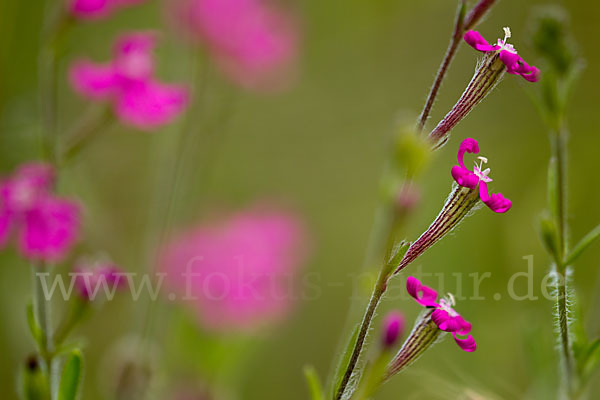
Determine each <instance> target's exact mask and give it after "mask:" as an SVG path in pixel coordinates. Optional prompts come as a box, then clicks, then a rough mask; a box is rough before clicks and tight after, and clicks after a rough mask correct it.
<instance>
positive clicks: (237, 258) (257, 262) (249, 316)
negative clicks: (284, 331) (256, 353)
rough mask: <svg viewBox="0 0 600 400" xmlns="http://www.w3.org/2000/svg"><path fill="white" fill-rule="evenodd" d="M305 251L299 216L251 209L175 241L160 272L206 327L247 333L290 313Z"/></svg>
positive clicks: (202, 227) (170, 246)
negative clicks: (296, 277)
mask: <svg viewBox="0 0 600 400" xmlns="http://www.w3.org/2000/svg"><path fill="white" fill-rule="evenodd" d="M303 250H305V234H304V229H303V228H302V224H301V222H300V221H299V220H298V219H297V218H296V217H295V216H293V215H290V214H287V213H282V212H278V211H272V210H263V209H250V210H248V211H245V212H240V213H238V214H234V215H232V216H230V217H228V218H226V219H224V220H221V221H218V222H216V223H209V224H203V225H200V226H197V227H196V228H194V229H192V230H190V231H187V232H185V233H183V234H181V235H180V236H178V237H176V238H175V239H174V240H173V241H172V242H171V243H170V244H168V245H167V246H166V248H165V249H163V253H162V255H161V258H160V267H159V268H160V269H161V272H163V273H166V277H165V283H166V284H167V285H168V286H169V287H170V288H171V289H172V290H174V291H176V292H178V293H183V294H184V297H183V298H182V299H183V300H184V301H186V302H188V303H189V304H190V305H192V306H193V308H194V309H195V311H196V312H197V314H198V317H199V318H200V321H201V322H202V324H203V325H205V326H206V327H207V328H209V329H212V330H221V331H222V330H234V331H248V330H253V329H255V328H256V327H259V326H262V325H263V324H265V323H267V322H271V321H273V320H276V319H279V318H281V317H283V316H285V315H286V313H287V312H288V311H289V309H290V305H291V303H292V293H290V291H291V290H292V289H293V288H292V287H290V286H291V285H292V284H293V282H294V276H295V273H296V270H297V268H298V266H299V264H300V262H301V260H302V258H303V255H304V251H303Z"/></svg>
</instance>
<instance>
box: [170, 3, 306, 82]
mask: <svg viewBox="0 0 600 400" xmlns="http://www.w3.org/2000/svg"><path fill="white" fill-rule="evenodd" d="M175 10H176V11H175V12H176V14H177V17H178V18H177V19H178V21H180V22H181V23H183V24H184V25H185V26H186V27H187V28H188V30H189V31H191V33H192V35H193V36H195V37H198V38H199V39H200V40H201V41H202V42H204V43H205V44H206V45H207V46H208V48H209V50H210V51H211V53H212V54H213V56H214V57H215V59H216V60H217V63H218V64H219V66H220V67H221V69H222V70H223V72H224V73H225V74H227V75H228V76H229V77H230V78H231V79H232V80H234V81H235V82H237V83H238V84H239V85H241V86H243V87H246V88H265V87H267V88H270V87H273V86H280V85H281V84H282V83H284V81H285V80H286V78H287V77H288V75H289V72H290V71H289V70H290V66H291V64H292V63H293V61H294V60H295V58H296V56H297V54H296V53H297V48H298V44H297V42H298V40H297V31H296V28H295V26H294V24H293V23H292V21H291V18H290V17H289V16H287V15H286V14H284V13H283V12H282V11H280V10H276V9H275V8H273V7H271V6H270V5H268V4H266V1H265V0H180V1H179V3H178V4H176V6H175Z"/></svg>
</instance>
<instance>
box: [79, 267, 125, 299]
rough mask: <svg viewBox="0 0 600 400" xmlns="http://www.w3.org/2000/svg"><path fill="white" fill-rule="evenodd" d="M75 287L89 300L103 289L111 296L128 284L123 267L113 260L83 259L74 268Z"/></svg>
mask: <svg viewBox="0 0 600 400" xmlns="http://www.w3.org/2000/svg"><path fill="white" fill-rule="evenodd" d="M73 272H74V276H75V289H76V290H77V293H78V294H79V296H80V297H81V298H82V299H84V300H87V301H93V300H95V298H96V296H97V295H98V293H100V291H101V290H103V291H104V292H105V294H106V295H107V297H111V296H112V295H114V294H115V292H116V291H117V290H118V289H121V288H123V287H124V285H125V284H126V281H125V280H124V279H123V273H122V271H121V269H120V268H119V267H118V266H117V265H115V264H113V263H111V262H95V263H90V262H89V261H85V260H82V261H80V262H79V263H78V265H77V266H76V267H75V268H74V269H73Z"/></svg>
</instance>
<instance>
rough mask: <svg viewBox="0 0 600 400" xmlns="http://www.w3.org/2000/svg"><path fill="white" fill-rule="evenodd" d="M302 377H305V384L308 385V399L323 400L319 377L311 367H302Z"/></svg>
mask: <svg viewBox="0 0 600 400" xmlns="http://www.w3.org/2000/svg"><path fill="white" fill-rule="evenodd" d="M304 376H305V377H306V383H307V384H308V389H309V391H310V398H311V399H312V400H325V397H324V396H323V388H322V386H321V382H320V381H319V376H318V375H317V371H316V370H315V368H314V367H313V366H312V365H307V366H305V367H304Z"/></svg>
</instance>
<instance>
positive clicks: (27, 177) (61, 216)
mask: <svg viewBox="0 0 600 400" xmlns="http://www.w3.org/2000/svg"><path fill="white" fill-rule="evenodd" d="M53 184H54V171H53V170H52V167H50V166H49V165H46V164H41V163H29V164H24V165H22V166H21V167H20V168H18V169H17V171H16V172H15V173H14V174H13V176H11V177H10V178H8V179H5V180H4V181H2V182H1V183H0V246H2V245H4V244H6V242H7V241H8V239H9V237H10V234H11V232H15V233H16V235H17V237H18V247H19V250H20V251H21V253H22V254H23V255H24V256H25V257H26V258H28V259H30V260H43V261H48V262H56V261H60V260H61V259H63V258H64V256H65V255H66V253H67V252H68V251H69V249H70V248H71V246H72V245H73V244H74V243H75V241H76V239H77V235H78V233H79V207H78V206H77V205H76V204H75V203H73V202H71V201H69V200H65V199H61V198H59V197H56V196H55V195H54V194H53V193H52V192H51V190H52V186H53Z"/></svg>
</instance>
